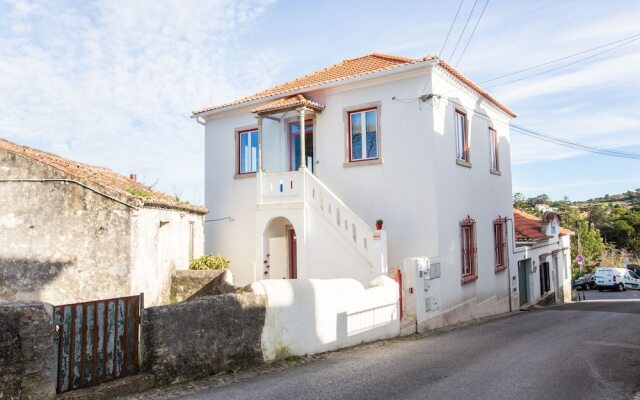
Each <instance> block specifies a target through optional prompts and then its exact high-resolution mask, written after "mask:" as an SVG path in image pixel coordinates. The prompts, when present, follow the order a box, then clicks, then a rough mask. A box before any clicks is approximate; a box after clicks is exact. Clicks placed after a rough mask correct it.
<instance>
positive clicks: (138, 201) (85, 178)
mask: <svg viewBox="0 0 640 400" xmlns="http://www.w3.org/2000/svg"><path fill="white" fill-rule="evenodd" d="M0 150H5V151H7V152H10V153H13V154H17V155H20V156H22V157H27V158H29V159H31V160H34V161H37V162H39V163H42V164H44V165H47V166H49V167H51V168H54V169H55V170H58V171H60V172H61V173H62V174H63V175H66V176H69V177H70V178H71V179H72V180H75V181H78V182H80V183H82V184H84V185H87V186H89V187H92V188H94V189H102V190H103V191H104V190H106V191H107V192H110V193H112V194H115V196H114V197H116V198H118V199H121V200H122V201H124V202H126V203H128V204H131V205H134V206H140V205H143V206H144V205H146V206H154V207H160V208H170V209H179V210H186V211H192V212H195V213H198V214H206V213H207V209H206V208H204V207H201V206H197V205H192V204H188V203H184V202H182V201H179V200H177V199H176V198H175V197H173V196H169V195H167V194H165V193H162V192H159V191H156V190H154V189H153V188H151V187H148V186H146V185H144V184H142V183H140V182H138V181H135V180H132V179H129V178H128V177H126V176H124V175H121V174H119V173H117V172H114V171H112V170H111V169H109V168H105V167H100V166H95V165H90V164H85V163H82V162H79V161H74V160H70V159H67V158H64V157H61V156H58V155H57V154H54V153H50V152H47V151H44V150H39V149H35V148H33V147H29V146H24V145H20V144H17V143H13V142H11V141H9V140H6V139H4V138H0ZM26 178H27V177H25V179H26ZM52 178H53V177H52ZM45 179H47V178H45ZM138 193H139V194H138ZM142 193H144V194H145V195H142Z"/></svg>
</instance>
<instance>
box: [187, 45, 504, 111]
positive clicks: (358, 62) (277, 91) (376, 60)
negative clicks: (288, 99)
mask: <svg viewBox="0 0 640 400" xmlns="http://www.w3.org/2000/svg"><path fill="white" fill-rule="evenodd" d="M427 60H437V62H438V64H440V65H441V67H442V68H444V69H445V70H446V71H448V72H449V73H451V74H452V75H453V76H455V77H456V78H457V79H459V80H461V81H462V82H464V83H465V84H466V85H468V86H469V87H471V88H472V89H473V90H475V91H476V92H478V93H479V94H480V95H481V96H483V97H485V98H486V99H487V100H488V101H489V102H491V103H493V104H494V105H495V106H496V107H498V108H499V109H501V110H502V111H504V112H506V113H507V114H509V115H510V116H512V117H515V116H516V114H515V113H514V112H513V111H511V110H510V109H509V108H508V107H506V106H505V105H503V104H501V103H500V102H498V101H497V100H496V99H495V98H493V97H491V96H490V95H489V94H488V93H487V92H485V91H484V90H482V89H481V88H480V87H479V86H477V85H476V84H474V83H473V82H472V81H471V80H470V79H469V78H467V77H466V76H464V75H463V74H461V73H460V72H458V71H457V70H456V69H455V68H453V67H452V66H450V65H449V64H448V63H446V62H445V61H444V60H441V59H438V58H437V57H434V56H432V55H427V56H424V57H419V58H409V57H402V56H395V55H389V54H382V53H371V54H367V55H364V56H361V57H357V58H351V59H346V60H342V61H340V62H338V63H337V64H333V65H331V66H328V67H326V68H323V69H320V70H317V71H314V72H311V73H308V74H306V75H302V76H300V77H298V78H295V79H293V80H289V81H287V82H284V83H281V84H279V85H276V86H273V87H271V88H269V89H265V90H263V91H260V92H257V93H254V94H252V95H250V96H246V97H242V98H240V99H237V100H234V101H232V102H229V103H224V104H219V105H214V106H209V107H205V108H202V109H199V110H194V111H193V114H194V115H198V114H201V113H205V112H208V111H213V110H218V109H223V108H226V107H230V106H233V105H238V104H242V103H246V102H250V101H254V100H258V99H262V98H267V97H274V96H279V95H286V94H290V93H293V92H296V91H303V90H305V89H308V88H310V87H314V86H319V85H324V84H329V83H333V82H337V81H341V80H346V79H350V78H355V77H358V76H362V75H366V74H372V73H377V72H381V71H384V70H389V69H393V68H397V67H400V66H403V65H407V64H415V63H418V62H423V61H427Z"/></svg>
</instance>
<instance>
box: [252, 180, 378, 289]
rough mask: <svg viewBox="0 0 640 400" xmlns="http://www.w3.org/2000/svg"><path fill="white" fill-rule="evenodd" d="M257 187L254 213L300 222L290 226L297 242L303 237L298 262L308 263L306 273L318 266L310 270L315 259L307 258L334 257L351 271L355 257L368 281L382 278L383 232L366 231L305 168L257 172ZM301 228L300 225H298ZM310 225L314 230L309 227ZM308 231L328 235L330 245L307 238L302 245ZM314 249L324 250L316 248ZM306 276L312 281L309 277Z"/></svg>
mask: <svg viewBox="0 0 640 400" xmlns="http://www.w3.org/2000/svg"><path fill="white" fill-rule="evenodd" d="M257 185H258V187H257V205H256V208H257V212H258V213H261V212H264V213H268V214H269V215H270V216H275V215H279V216H282V217H286V218H289V219H290V220H291V221H296V220H297V221H302V222H301V223H298V226H295V229H296V233H297V236H298V238H300V236H301V234H303V235H302V236H303V242H299V245H298V249H299V251H298V257H299V260H300V261H299V264H304V263H306V264H308V265H306V267H307V271H314V270H315V268H322V266H317V265H313V264H314V263H315V262H316V258H317V257H312V256H311V255H310V254H312V253H313V254H319V253H322V252H333V253H336V252H337V253H339V254H334V255H333V259H334V260H340V262H342V261H341V260H344V264H345V266H344V267H346V268H351V265H352V264H354V262H353V260H354V254H356V255H357V256H356V257H357V258H359V259H360V260H361V262H362V264H365V265H366V266H368V268H369V269H370V271H368V272H369V276H370V279H373V278H374V277H376V276H378V275H381V274H386V273H387V238H386V232H385V231H382V230H374V229H372V227H371V226H369V225H368V224H367V223H366V222H365V221H363V220H362V218H360V217H359V216H358V215H357V214H356V213H355V212H354V211H353V210H352V209H350V208H349V207H348V206H347V205H346V204H345V203H344V202H343V201H342V200H341V199H340V198H339V197H338V196H337V195H336V194H335V193H333V192H332V191H331V190H330V189H329V188H328V187H327V186H326V185H325V184H324V183H322V182H321V181H320V180H319V179H318V178H317V177H316V176H314V175H313V174H312V173H311V172H309V170H308V169H301V170H299V171H291V172H281V173H269V174H267V173H258V175H257ZM301 224H302V225H303V226H300V225H301ZM311 224H313V225H314V226H310V225H311ZM294 225H295V223H294ZM318 225H322V226H318ZM318 228H322V229H318ZM258 229H260V227H259V228H258ZM300 231H302V232H300ZM314 231H319V232H323V233H322V234H323V236H332V238H331V241H328V242H327V241H325V240H324V239H325V238H324V237H323V238H322V239H323V240H318V236H317V235H316V236H315V239H314V238H313V235H311V234H309V238H308V240H307V233H309V232H314ZM330 232H331V233H330ZM298 240H299V239H298ZM314 246H316V248H314ZM317 246H322V247H326V248H322V249H319V248H317ZM300 250H301V251H300ZM301 253H302V254H301ZM342 253H344V254H342ZM305 254H306V255H308V257H306V256H305ZM354 268H355V266H354ZM345 272H346V273H345V275H344V276H335V278H343V277H348V276H349V273H348V271H345ZM307 275H309V276H308V277H312V278H313V277H316V276H314V273H313V272H310V273H308V274H307ZM360 275H361V276H363V277H365V276H367V275H366V274H360ZM300 277H305V276H300ZM323 277H324V276H323ZM360 280H361V281H362V280H364V278H361V279H360ZM363 283H368V282H363Z"/></svg>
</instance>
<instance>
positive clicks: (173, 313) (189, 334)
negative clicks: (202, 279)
mask: <svg viewBox="0 0 640 400" xmlns="http://www.w3.org/2000/svg"><path fill="white" fill-rule="evenodd" d="M265 307H266V299H265V297H263V296H259V295H255V294H252V293H250V294H226V295H222V296H212V297H202V298H199V299H196V300H193V301H188V302H183V303H178V304H171V305H166V306H158V307H151V308H147V309H145V310H144V311H143V313H142V342H141V350H142V369H143V371H145V372H150V373H153V374H154V375H155V377H156V379H157V381H158V382H159V383H171V382H177V381H183V380H189V379H195V378H198V377H203V376H207V375H210V374H214V373H217V372H220V371H225V370H228V369H236V368H243V367H247V366H249V365H252V364H257V363H261V362H263V357H262V353H261V349H260V337H261V334H262V328H263V326H264V322H265Z"/></svg>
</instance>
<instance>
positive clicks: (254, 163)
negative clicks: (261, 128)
mask: <svg viewBox="0 0 640 400" xmlns="http://www.w3.org/2000/svg"><path fill="white" fill-rule="evenodd" d="M257 171H258V131H253V132H251V172H257Z"/></svg>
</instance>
